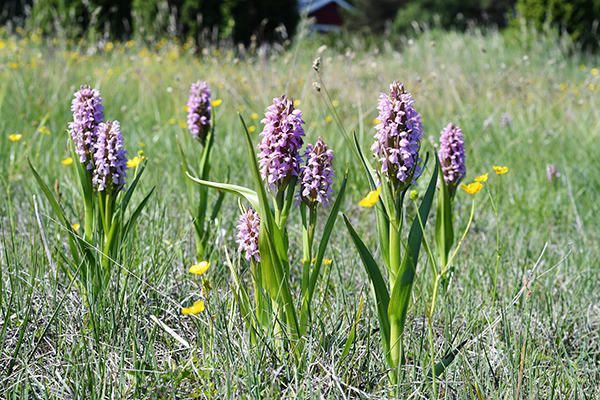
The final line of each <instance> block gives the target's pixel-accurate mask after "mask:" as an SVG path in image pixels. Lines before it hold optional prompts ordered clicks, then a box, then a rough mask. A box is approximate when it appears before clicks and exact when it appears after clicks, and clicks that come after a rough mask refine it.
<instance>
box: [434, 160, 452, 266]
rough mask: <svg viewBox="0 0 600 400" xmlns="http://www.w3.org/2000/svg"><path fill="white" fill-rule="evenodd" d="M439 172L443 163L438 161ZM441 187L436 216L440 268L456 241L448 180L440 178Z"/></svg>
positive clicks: (436, 238) (439, 172)
mask: <svg viewBox="0 0 600 400" xmlns="http://www.w3.org/2000/svg"><path fill="white" fill-rule="evenodd" d="M438 165H439V169H438V174H439V176H440V177H441V176H442V171H441V165H440V164H439V163H438ZM440 181H441V182H440V189H439V193H438V198H437V210H436V216H435V243H436V245H437V249H438V252H439V254H440V262H441V263H442V265H440V268H442V269H443V268H444V267H445V266H446V265H445V264H446V262H447V261H448V253H449V252H450V248H451V247H452V244H453V243H454V231H453V228H452V205H451V202H450V192H449V191H448V186H447V185H446V182H445V181H444V180H443V178H442V179H440Z"/></svg>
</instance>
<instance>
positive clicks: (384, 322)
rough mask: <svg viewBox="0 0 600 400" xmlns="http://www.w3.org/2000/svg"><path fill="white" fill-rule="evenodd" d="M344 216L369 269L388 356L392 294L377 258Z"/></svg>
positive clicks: (384, 347)
mask: <svg viewBox="0 0 600 400" xmlns="http://www.w3.org/2000/svg"><path fill="white" fill-rule="evenodd" d="M342 216H343V217H344V222H345V223H346V228H348V232H350V237H351V238H352V241H353V242H354V246H356V250H358V254H359V255H360V258H361V259H362V262H363V265H364V266H365V270H366V271H367V275H369V279H370V280H371V284H372V285H373V292H374V293H375V300H376V302H377V318H378V319H379V328H380V330H381V341H382V343H383V351H384V353H385V354H386V357H387V355H388V353H389V348H390V321H389V317H388V313H387V310H388V307H389V303H390V295H389V292H388V290H387V286H386V284H385V281H384V280H383V276H382V275H381V271H380V270H379V266H378V265H377V263H376V262H375V259H373V256H372V255H371V252H370V251H369V249H368V248H367V246H365V244H364V243H363V241H362V240H361V238H360V237H359V236H358V234H357V233H356V231H355V230H354V228H353V227H352V224H351V223H350V221H348V218H347V217H346V215H344V214H342Z"/></svg>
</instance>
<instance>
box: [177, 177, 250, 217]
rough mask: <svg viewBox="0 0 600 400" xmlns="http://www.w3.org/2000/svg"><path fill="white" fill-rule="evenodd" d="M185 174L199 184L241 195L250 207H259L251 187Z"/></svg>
mask: <svg viewBox="0 0 600 400" xmlns="http://www.w3.org/2000/svg"><path fill="white" fill-rule="evenodd" d="M186 175H187V176H188V178H190V179H191V180H193V181H194V182H196V183H199V184H201V185H204V186H208V187H210V188H213V189H217V190H221V191H223V192H227V193H233V194H235V195H237V196H240V197H243V198H244V199H246V200H248V202H250V204H252V207H254V208H255V209H257V210H258V209H259V201H258V195H257V194H256V192H255V191H254V190H252V189H248V188H246V187H243V186H238V185H232V184H230V183H217V182H211V181H205V180H202V179H198V178H194V177H193V176H192V175H190V174H189V172H186Z"/></svg>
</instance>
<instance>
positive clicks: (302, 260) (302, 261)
mask: <svg viewBox="0 0 600 400" xmlns="http://www.w3.org/2000/svg"><path fill="white" fill-rule="evenodd" d="M300 262H301V263H302V264H304V258H303V259H301V260H300ZM310 262H311V263H314V262H315V259H314V258H313V259H312V260H310Z"/></svg>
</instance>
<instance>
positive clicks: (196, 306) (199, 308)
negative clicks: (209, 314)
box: [181, 300, 204, 315]
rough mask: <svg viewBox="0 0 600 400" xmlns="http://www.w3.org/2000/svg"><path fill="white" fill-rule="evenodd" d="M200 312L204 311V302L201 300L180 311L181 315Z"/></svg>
mask: <svg viewBox="0 0 600 400" xmlns="http://www.w3.org/2000/svg"><path fill="white" fill-rule="evenodd" d="M202 311H204V302H203V301H202V300H198V301H195V302H194V305H193V306H191V307H188V308H182V309H181V313H182V314H183V315H189V314H198V313H199V312H202Z"/></svg>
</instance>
